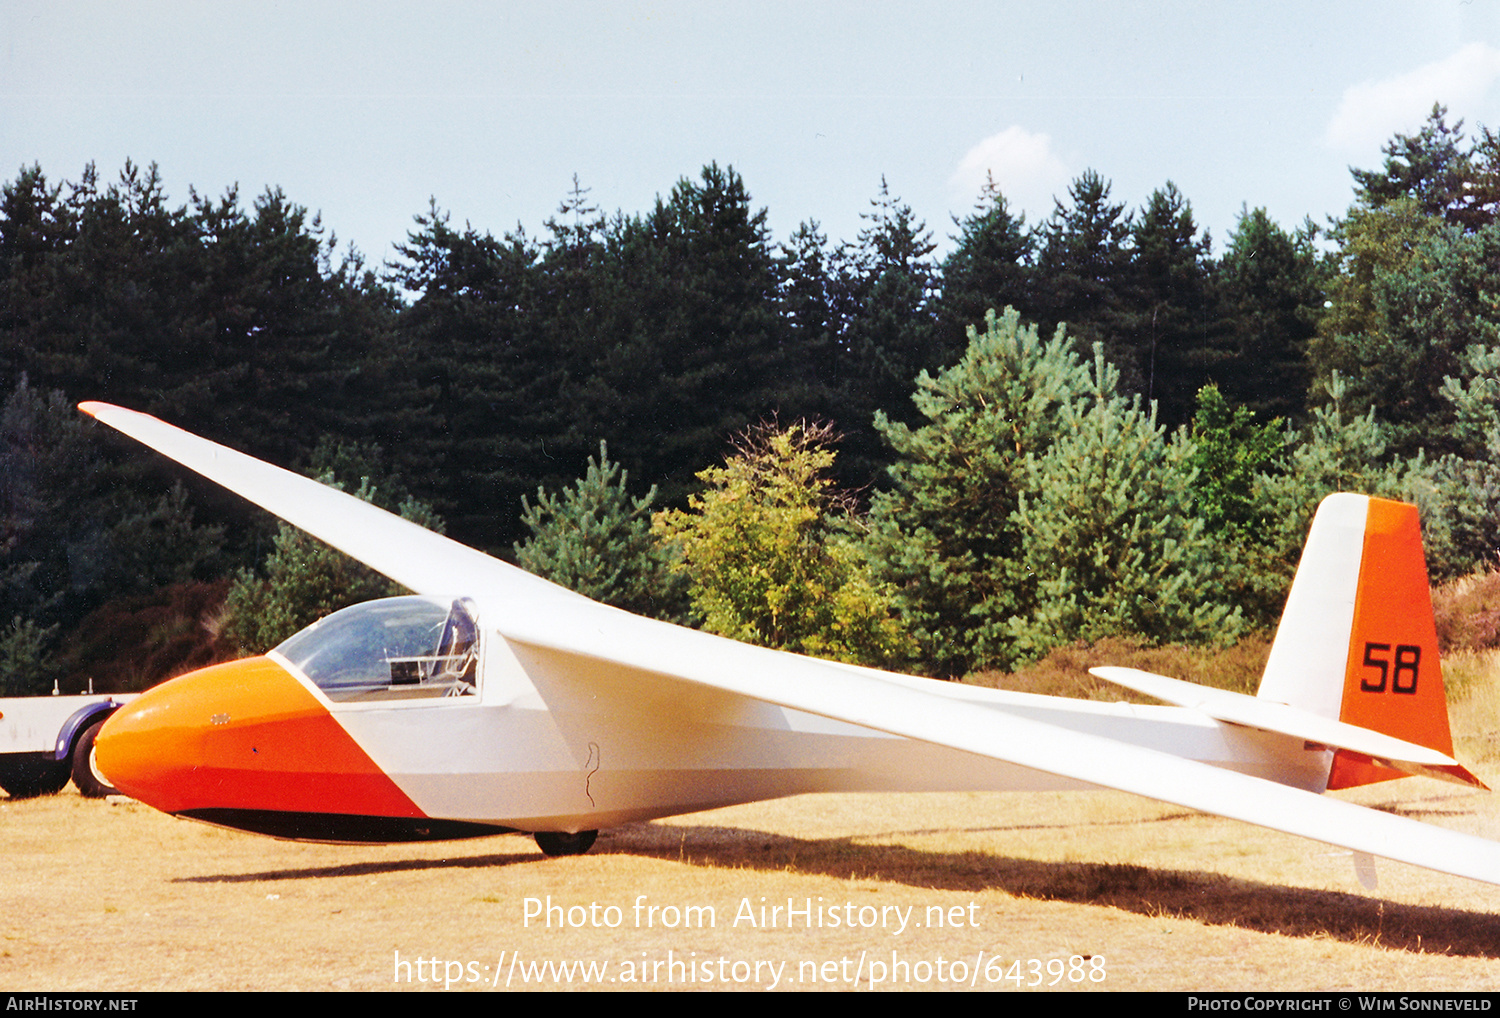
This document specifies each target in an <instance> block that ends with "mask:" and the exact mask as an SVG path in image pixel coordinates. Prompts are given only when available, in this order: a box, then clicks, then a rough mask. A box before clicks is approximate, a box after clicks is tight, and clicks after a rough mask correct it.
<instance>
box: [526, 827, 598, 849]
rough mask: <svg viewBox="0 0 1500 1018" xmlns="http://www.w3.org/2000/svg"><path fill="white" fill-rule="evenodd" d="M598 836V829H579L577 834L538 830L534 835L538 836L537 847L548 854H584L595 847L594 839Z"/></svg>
mask: <svg viewBox="0 0 1500 1018" xmlns="http://www.w3.org/2000/svg"><path fill="white" fill-rule="evenodd" d="M598 836H599V832H598V831H579V832H578V833H577V834H568V833H567V832H565V831H537V832H536V833H535V834H533V835H532V837H534V838H536V847H537V848H540V849H541V850H542V852H543V853H545V854H547V855H582V854H583V853H585V852H587V851H588V850H589V849H591V848H593V847H594V839H595V838H597V837H598Z"/></svg>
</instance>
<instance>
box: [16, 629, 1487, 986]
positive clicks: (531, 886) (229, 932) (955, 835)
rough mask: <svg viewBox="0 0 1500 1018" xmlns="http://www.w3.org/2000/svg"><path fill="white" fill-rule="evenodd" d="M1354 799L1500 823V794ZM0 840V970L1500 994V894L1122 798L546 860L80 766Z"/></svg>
mask: <svg viewBox="0 0 1500 1018" xmlns="http://www.w3.org/2000/svg"><path fill="white" fill-rule="evenodd" d="M1456 666H1457V667H1456V669H1455V671H1456V672H1458V673H1461V674H1455V675H1454V676H1453V677H1451V678H1450V685H1451V686H1453V687H1456V690H1457V692H1458V695H1457V696H1456V697H1455V709H1454V722H1455V734H1456V736H1457V741H1458V755H1459V756H1460V757H1461V758H1463V759H1465V761H1466V762H1469V763H1470V764H1471V765H1475V766H1476V770H1478V771H1479V773H1480V775H1481V777H1483V778H1485V779H1486V781H1487V782H1488V783H1490V784H1491V785H1494V786H1497V787H1500V765H1497V761H1496V753H1495V749H1496V743H1495V737H1496V734H1497V733H1500V693H1497V692H1496V690H1500V671H1497V669H1496V668H1495V666H1494V662H1493V659H1490V658H1484V659H1477V658H1476V659H1470V660H1467V661H1458V662H1456ZM1455 680H1456V681H1455ZM1349 795H1350V797H1353V798H1357V799H1358V800H1359V801H1362V802H1365V803H1367V804H1370V805H1374V806H1377V807H1378V808H1382V809H1388V810H1391V811H1394V812H1397V813H1401V814H1404V815H1409V816H1412V817H1415V818H1418V819H1421V820H1424V821H1427V822H1431V823H1435V824H1440V825H1443V826H1450V827H1454V828H1457V829H1462V830H1466V831H1470V832H1473V833H1476V834H1480V835H1482V836H1485V837H1488V838H1492V839H1496V840H1500V794H1488V793H1483V792H1470V791H1468V790H1466V789H1463V788H1461V787H1459V786H1456V785H1448V784H1442V783H1438V782H1432V781H1428V780H1425V779H1411V780H1405V781H1398V782H1391V783H1387V784H1384V785H1378V786H1372V787H1369V788H1365V789H1361V790H1358V791H1357V792H1355V793H1349ZM0 852H3V855H4V858H5V861H6V866H5V869H4V875H3V876H0V906H3V907H0V989H3V990H71V989H102V990H117V991H129V990H168V989H195V990H210V989H252V990H254V989H268V990H270V989H275V990H327V989H358V990H371V989H425V990H432V989H443V988H449V989H453V990H460V989H464V990H490V989H510V990H520V989H543V988H545V989H557V988H567V989H585V988H590V987H593V986H599V985H602V986H604V987H606V988H609V989H639V988H645V989H684V988H686V989H724V988H731V989H733V988H744V989H771V988H775V989H798V990H806V989H849V988H860V989H866V988H872V987H873V988H882V989H885V988H899V989H906V988H916V989H970V988H976V989H977V988H983V989H1004V990H1016V991H1022V992H1033V991H1035V990H1042V989H1063V990H1190V989H1225V990H1256V991H1263V990H1274V989H1295V990H1313V989H1326V990H1376V989H1382V990H1418V989H1421V990H1459V989H1463V990H1495V989H1500V887H1491V886H1488V885H1485V884H1479V883H1475V882H1473V881H1468V880H1462V879H1459V878H1456V877H1454V878H1450V877H1445V876H1442V875H1440V874H1434V873H1430V872H1427V871H1425V870H1420V869H1416V868H1413V867H1408V866H1402V865H1398V864H1395V863H1387V862H1381V863H1380V864H1379V875H1380V886H1379V889H1378V890H1377V891H1375V892H1366V891H1364V890H1363V889H1362V888H1361V887H1360V886H1359V884H1358V882H1357V880H1356V879H1355V876H1354V871H1353V866H1352V864H1351V861H1350V858H1349V856H1348V854H1347V853H1345V852H1340V851H1337V850H1334V849H1331V848H1329V847H1327V846H1324V845H1319V844H1315V843H1312V842H1308V841H1304V840H1301V839H1298V838H1292V837H1288V836H1284V835H1279V834H1275V833H1273V832H1269V831H1264V830H1261V829H1259V828H1255V827H1251V826H1248V825H1245V824H1240V823H1235V822H1232V821H1226V820H1220V819H1217V818H1214V817H1207V816H1202V815H1199V814H1194V813H1190V812H1186V811H1183V810H1181V809H1178V808H1176V807H1170V806H1164V805H1161V804H1159V803H1153V802H1149V801H1146V800H1142V799H1137V798H1134V797H1131V796H1127V795H1123V794H1117V793H1107V792H1096V793H1075V794H991V793H986V794H944V795H844V796H808V797H802V798H796V799H787V800H782V801H777V802H770V803H760V804H755V805H751V806H742V807H735V808H732V809H724V810H718V811H715V812H712V813H702V814H696V815H693V816H688V817H681V818H677V819H674V820H668V821H662V822H658V823H652V824H642V825H637V826H633V827H628V828H623V829H618V830H614V831H609V832H605V833H604V834H603V835H602V836H601V837H600V840H599V844H598V845H597V846H596V847H595V849H594V850H593V851H592V852H591V853H590V854H589V855H586V856H582V857H577V858H570V859H548V858H545V857H543V856H542V855H541V854H540V853H539V852H538V851H537V850H536V848H535V847H534V845H533V844H532V842H531V841H530V839H524V838H521V837H517V836H505V837H500V838H490V839H481V840H476V841H465V842H446V843H438V844H427V845H393V846H376V847H347V846H342V847H341V846H329V845H310V844H294V843H287V842H278V841H273V840H269V839H266V838H259V837H254V836H251V835H245V834H238V833H234V832H229V831H222V830H219V829H216V828H212V827H208V826H205V825H202V824H196V823H192V822H189V821H179V820H174V819H172V818H170V817H167V816H164V815H162V814H159V813H156V812H154V811H153V810H151V809H149V808H147V807H145V806H142V805H140V804H137V803H133V802H130V801H128V800H118V801H111V802H101V801H92V800H85V799H82V798H80V797H79V796H78V795H77V794H76V793H75V792H73V791H72V789H71V788H70V789H69V790H68V791H66V792H64V793H63V794H61V795H57V796H53V797H49V798H43V799H36V800H29V801H19V802H11V801H6V800H4V799H0ZM789 903H790V906H791V913H790V915H788V905H789ZM549 906H551V907H550V909H549ZM778 906H779V909H780V910H779V911H773V909H775V908H776V907H778ZM763 908H764V909H765V911H762V909H763ZM528 912H530V913H534V914H531V915H528Z"/></svg>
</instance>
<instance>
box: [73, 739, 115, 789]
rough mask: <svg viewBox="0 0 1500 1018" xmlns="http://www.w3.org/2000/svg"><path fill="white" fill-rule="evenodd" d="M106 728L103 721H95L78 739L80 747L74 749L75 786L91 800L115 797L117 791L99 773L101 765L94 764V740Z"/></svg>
mask: <svg viewBox="0 0 1500 1018" xmlns="http://www.w3.org/2000/svg"><path fill="white" fill-rule="evenodd" d="M103 727H104V722H103V721H95V722H94V723H93V724H91V725H89V727H88V729H87V730H86V731H85V732H84V733H83V735H82V736H80V737H79V739H78V745H76V746H74V747H73V784H75V785H77V786H78V791H80V792H82V793H83V795H84V796H85V797H87V798H90V799H102V798H104V797H105V796H106V795H115V794H117V793H116V790H115V787H114V786H113V785H111V784H110V783H109V779H108V778H106V777H105V776H104V775H103V774H101V773H99V765H98V764H97V763H95V762H94V739H96V738H97V737H98V735H99V729H101V728H103Z"/></svg>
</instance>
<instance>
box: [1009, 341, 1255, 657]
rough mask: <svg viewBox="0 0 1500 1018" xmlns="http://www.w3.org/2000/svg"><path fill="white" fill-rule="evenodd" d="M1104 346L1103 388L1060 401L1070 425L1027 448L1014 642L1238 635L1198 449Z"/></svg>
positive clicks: (1040, 645)
mask: <svg viewBox="0 0 1500 1018" xmlns="http://www.w3.org/2000/svg"><path fill="white" fill-rule="evenodd" d="M1118 377H1119V376H1118V374H1117V373H1116V372H1115V370H1114V369H1113V368H1112V367H1110V365H1109V364H1108V363H1107V362H1106V361H1105V360H1104V357H1103V354H1102V353H1101V352H1099V351H1097V350H1096V352H1095V361H1094V365H1093V371H1092V375H1091V383H1092V391H1090V392H1088V393H1086V394H1085V395H1084V398H1082V399H1078V400H1074V401H1070V402H1068V403H1065V404H1063V406H1062V407H1060V408H1059V415H1058V416H1059V420H1058V434H1057V436H1056V438H1055V440H1054V441H1053V442H1052V443H1051V444H1050V445H1049V446H1047V447H1046V448H1045V449H1040V450H1034V451H1031V452H1028V453H1027V456H1026V461H1025V469H1024V471H1023V473H1022V475H1021V477H1020V478H1019V480H1020V482H1021V486H1020V499H1019V506H1018V508H1017V511H1016V514H1015V521H1016V523H1017V525H1018V526H1019V527H1020V529H1021V533H1022V552H1021V556H1020V560H1021V563H1022V565H1023V567H1024V569H1025V571H1026V574H1027V575H1028V576H1030V577H1034V578H1035V582H1034V587H1033V588H1032V596H1031V603H1029V604H1026V605H1023V606H1022V611H1021V612H1020V613H1018V614H1017V615H1016V616H1013V617H1012V618H1011V619H1010V620H1009V628H1010V632H1011V635H1012V637H1013V640H1014V642H1013V644H1012V648H1011V653H1012V654H1014V655H1016V656H1017V657H1019V658H1021V659H1030V658H1035V657H1039V656H1041V655H1042V654H1044V653H1046V652H1047V651H1048V650H1050V649H1051V648H1053V647H1057V646H1061V645H1063V644H1066V643H1069V642H1072V641H1074V640H1084V641H1093V640H1098V639H1100V638H1102V637H1105V636H1115V635H1124V634H1128V635H1132V636H1135V637H1138V638H1140V639H1143V640H1145V641H1147V642H1150V643H1160V642H1170V641H1178V642H1188V643H1208V642H1222V641H1225V640H1232V639H1233V638H1234V637H1236V636H1237V635H1238V634H1239V632H1240V631H1241V629H1242V627H1243V620H1242V618H1241V616H1240V613H1239V611H1238V609H1237V608H1231V607H1230V597H1229V591H1228V589H1227V585H1226V575H1225V570H1224V563H1223V558H1222V556H1221V555H1220V554H1219V550H1218V548H1217V546H1216V543H1215V542H1214V541H1213V540H1212V539H1211V538H1210V537H1208V536H1206V535H1205V533H1204V527H1203V521H1202V519H1201V518H1200V517H1199V516H1198V513H1197V508H1196V506H1195V493H1196V491H1195V482H1196V481H1197V470H1196V468H1195V467H1194V465H1193V459H1194V449H1193V447H1192V446H1191V445H1190V444H1189V443H1187V442H1185V441H1182V440H1180V439H1179V440H1175V441H1169V440H1168V439H1167V436H1166V433H1165V432H1164V430H1163V429H1162V428H1161V427H1159V426H1158V425H1157V423H1156V416H1155V414H1154V413H1152V412H1148V411H1146V410H1145V409H1143V408H1142V407H1141V406H1140V404H1139V401H1138V400H1132V399H1127V398H1126V397H1124V396H1122V395H1120V394H1119V393H1118V390H1117V386H1118Z"/></svg>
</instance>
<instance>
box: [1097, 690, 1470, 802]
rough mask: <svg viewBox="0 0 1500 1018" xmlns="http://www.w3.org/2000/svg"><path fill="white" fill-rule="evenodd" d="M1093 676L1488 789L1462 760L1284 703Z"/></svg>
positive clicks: (1237, 721)
mask: <svg viewBox="0 0 1500 1018" xmlns="http://www.w3.org/2000/svg"><path fill="white" fill-rule="evenodd" d="M1089 673H1090V674H1092V675H1097V676H1098V677H1099V678H1101V679H1104V680H1106V681H1108V682H1113V683H1114V684H1115V685H1118V686H1124V687H1125V688H1126V689H1133V690H1135V691H1136V692H1137V693H1144V694H1146V695H1147V696H1154V697H1156V698H1157V699H1158V700H1164V701H1165V702H1167V703H1170V704H1176V705H1177V706H1179V707H1191V708H1193V709H1195V710H1200V711H1202V712H1203V713H1205V714H1207V715H1208V716H1209V717H1211V718H1213V719H1215V720H1216V721H1224V722H1228V723H1229V724H1234V725H1244V726H1246V727H1248V728H1258V729H1260V730H1261V731H1265V732H1277V733H1279V734H1281V735H1290V736H1293V737H1294V738H1298V739H1304V740H1306V741H1308V742H1313V743H1317V744H1318V745H1321V746H1326V747H1327V748H1329V749H1342V750H1347V751H1348V752H1350V753H1353V754H1355V755H1356V756H1359V757H1364V758H1365V759H1366V761H1367V762H1371V763H1377V764H1380V765H1381V766H1384V767H1389V768H1391V769H1393V770H1398V771H1401V772H1402V773H1405V774H1420V775H1424V776H1426V777H1429V778H1440V779H1442V780H1444V781H1454V782H1458V783H1460V784H1468V785H1475V786H1477V787H1479V788H1485V787H1486V786H1485V784H1484V783H1483V782H1482V781H1480V780H1479V779H1478V778H1476V777H1475V776H1474V775H1473V774H1472V773H1470V772H1469V770H1468V769H1467V768H1465V767H1464V766H1463V765H1462V764H1460V763H1459V762H1458V761H1457V760H1455V759H1453V758H1452V757H1450V756H1448V755H1447V754H1445V753H1440V752H1438V751H1437V750H1435V749H1428V748H1427V747H1426V746H1419V745H1417V744H1416V743H1415V742H1407V741H1405V740H1403V739H1397V738H1393V737H1392V736H1389V735H1382V734H1380V733H1379V732H1375V731H1371V730H1370V729H1368V728H1360V727H1359V726H1357V725H1351V724H1346V723H1344V722H1342V721H1335V720H1333V719H1332V718H1325V717H1322V716H1321V715H1318V714H1314V713H1312V712H1311V711H1307V710H1303V709H1302V708H1300V707H1292V706H1290V705H1288V704H1284V703H1275V702H1273V701H1270V700H1263V699H1261V698H1259V697H1255V696H1246V695H1245V694H1243V693H1235V692H1231V691H1230V690H1227V689H1215V688H1213V687H1212V686H1200V685H1198V684H1197V683H1195V682H1183V681H1182V680H1181V679H1172V678H1168V677H1167V676H1165V675H1153V674H1152V673H1151V672H1143V671H1140V670H1139V669H1136V668H1114V667H1106V668H1090V669H1089Z"/></svg>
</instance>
